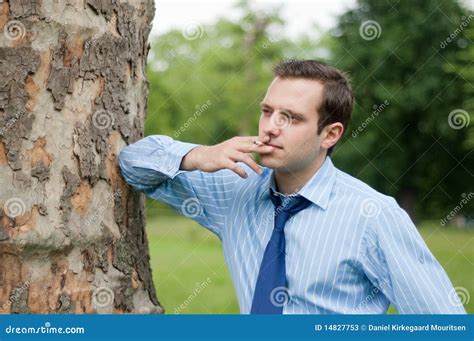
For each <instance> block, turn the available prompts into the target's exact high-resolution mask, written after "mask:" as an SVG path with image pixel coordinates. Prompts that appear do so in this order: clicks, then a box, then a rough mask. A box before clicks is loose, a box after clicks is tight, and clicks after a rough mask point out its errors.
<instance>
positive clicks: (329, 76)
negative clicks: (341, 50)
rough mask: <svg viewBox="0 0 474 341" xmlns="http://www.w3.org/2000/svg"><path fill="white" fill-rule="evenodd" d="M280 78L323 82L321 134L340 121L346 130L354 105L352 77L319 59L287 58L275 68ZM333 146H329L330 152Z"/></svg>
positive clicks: (320, 112)
mask: <svg viewBox="0 0 474 341" xmlns="http://www.w3.org/2000/svg"><path fill="white" fill-rule="evenodd" d="M273 73H274V75H275V76H276V77H280V78H305V79H313V80H317V81H320V82H321V83H322V84H323V85H324V93H323V100H322V103H321V106H320V107H319V108H316V110H317V112H318V113H319V115H320V117H319V121H318V134H321V131H322V130H323V128H324V127H325V126H327V125H329V124H332V123H335V122H341V123H342V125H343V126H344V131H346V128H347V125H348V124H349V121H350V119H351V113H352V108H353V106H354V96H353V94H352V87H351V83H350V80H349V77H348V76H347V75H346V74H345V73H344V72H342V71H340V70H338V69H336V68H334V67H332V66H329V65H327V64H324V63H322V62H319V61H317V60H295V59H291V60H285V61H282V62H281V63H279V64H278V65H276V66H275V67H274V68H273ZM333 148H334V146H332V147H331V148H329V149H328V153H327V155H330V154H331V152H332V149H333Z"/></svg>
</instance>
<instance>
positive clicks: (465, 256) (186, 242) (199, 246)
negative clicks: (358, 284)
mask: <svg viewBox="0 0 474 341" xmlns="http://www.w3.org/2000/svg"><path fill="white" fill-rule="evenodd" d="M158 211H159V212H160V211H161V212H162V213H164V214H162V215H160V216H151V217H149V218H148V222H147V232H148V239H149V243H150V253H151V266H152V269H153V279H154V282H155V286H156V290H157V295H158V298H159V299H160V302H161V304H162V305H163V306H164V307H165V309H166V313H168V314H177V313H180V314H238V313H239V306H238V304H237V300H236V297H235V293H234V287H233V285H232V281H231V279H230V275H229V272H228V270H227V266H226V264H225V261H224V255H223V252H222V248H221V244H220V241H219V239H218V238H217V237H216V236H214V235H213V234H212V233H210V232H208V231H207V230H206V229H204V228H203V227H202V226H200V225H198V224H197V223H195V222H194V221H192V220H190V219H187V218H184V217H182V216H176V215H169V211H167V210H164V211H163V210H162V209H160V210H158ZM438 226H439V225H438ZM420 233H421V234H422V236H423V238H424V239H425V242H426V244H427V245H428V247H429V248H430V250H431V251H432V252H433V254H434V255H435V257H436V258H437V259H438V261H439V262H440V264H441V265H442V266H443V267H444V269H445V270H446V272H447V273H448V276H449V278H450V279H451V281H452V283H453V285H454V287H463V288H465V289H467V292H468V293H474V276H473V273H474V271H473V270H474V247H473V246H474V233H472V232H467V231H462V230H456V229H454V228H453V229H451V228H450V229H447V228H443V229H441V228H437V227H436V224H435V223H433V224H430V223H424V224H422V226H421V229H420ZM465 308H466V310H467V312H468V313H470V314H473V313H474V297H472V299H469V301H468V302H466V304H465ZM389 313H396V311H395V309H394V308H393V307H390V309H389Z"/></svg>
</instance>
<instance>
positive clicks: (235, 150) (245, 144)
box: [180, 136, 274, 178]
mask: <svg viewBox="0 0 474 341" xmlns="http://www.w3.org/2000/svg"><path fill="white" fill-rule="evenodd" d="M269 140H270V138H269V137H268V136H267V137H265V138H264V140H262V141H261V140H259V137H258V136H236V137H233V138H231V139H230V140H227V141H224V142H222V143H219V144H216V145H215V146H199V147H196V148H194V149H192V150H191V151H190V152H189V153H188V154H186V155H185V156H184V157H183V160H182V161H181V166H180V169H183V170H189V171H192V170H201V171H204V172H216V171H218V170H221V169H225V168H227V169H230V170H231V171H233V172H235V173H236V174H237V175H239V176H240V177H242V178H246V177H247V176H248V175H247V173H245V171H244V170H243V169H242V168H240V167H239V166H238V165H237V162H244V163H245V164H247V165H248V166H249V167H250V168H252V169H253V170H254V171H255V172H256V173H257V174H261V173H262V169H261V168H260V166H259V165H258V164H257V162H255V160H254V159H253V157H252V156H251V154H250V153H258V154H268V153H271V152H272V151H273V148H274V147H272V146H267V145H265V143H267V142H269ZM254 141H260V142H261V143H262V144H261V145H256V144H255V143H254Z"/></svg>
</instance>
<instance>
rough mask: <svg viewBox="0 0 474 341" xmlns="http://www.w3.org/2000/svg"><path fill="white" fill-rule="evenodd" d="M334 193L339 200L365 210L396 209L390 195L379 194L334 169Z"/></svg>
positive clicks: (395, 202) (366, 185) (394, 201)
mask: <svg viewBox="0 0 474 341" xmlns="http://www.w3.org/2000/svg"><path fill="white" fill-rule="evenodd" d="M334 187H335V188H334V191H335V193H337V196H338V197H339V199H341V200H344V199H346V200H350V201H351V202H352V203H355V204H356V203H358V204H360V205H362V206H364V207H366V208H367V209H370V208H371V207H375V208H377V209H378V210H380V209H387V208H388V209H398V208H400V206H399V205H398V203H397V201H396V200H395V198H393V197H392V196H390V195H387V194H384V193H382V192H379V191H378V190H376V189H375V188H373V187H371V186H370V185H368V184H367V183H365V182H363V181H362V180H360V179H358V178H356V177H354V176H352V175H350V174H348V173H346V172H344V171H341V170H340V169H336V180H335V184H334Z"/></svg>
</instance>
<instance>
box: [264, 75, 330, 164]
mask: <svg viewBox="0 0 474 341" xmlns="http://www.w3.org/2000/svg"><path fill="white" fill-rule="evenodd" d="M323 90H324V86H323V85H322V84H321V83H320V82H318V81H315V80H308V79H300V78H293V79H283V78H279V77H277V78H275V79H274V80H273V82H272V83H271V84H270V86H269V88H268V90H267V93H266V95H265V98H264V99H263V101H262V105H261V107H262V110H261V116H260V122H259V138H260V139H263V138H264V137H266V136H269V137H270V141H269V142H268V144H270V145H274V146H277V147H280V148H274V151H273V152H272V153H270V154H265V155H260V160H261V164H262V166H265V167H269V168H273V169H275V170H279V171H282V172H297V171H302V170H304V169H306V168H308V167H310V166H312V165H314V163H315V162H317V160H318V159H319V157H320V156H324V155H321V153H324V154H326V150H321V142H322V137H323V136H324V135H323V134H321V135H318V134H317V131H318V113H317V111H316V108H319V105H320V103H321V101H322V98H323Z"/></svg>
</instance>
